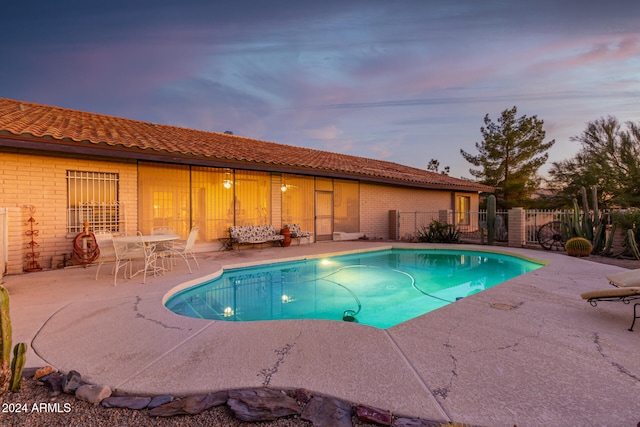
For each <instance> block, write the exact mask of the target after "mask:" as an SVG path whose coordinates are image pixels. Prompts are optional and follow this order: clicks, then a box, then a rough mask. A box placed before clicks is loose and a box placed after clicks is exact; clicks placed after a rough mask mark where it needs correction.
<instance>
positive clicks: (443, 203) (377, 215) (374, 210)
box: [360, 184, 479, 239]
mask: <svg viewBox="0 0 640 427" xmlns="http://www.w3.org/2000/svg"><path fill="white" fill-rule="evenodd" d="M455 194H462V193H455ZM465 195H469V196H470V197H471V211H477V210H478V202H479V197H478V194H477V193H468V194H465ZM453 208H454V194H452V192H451V191H437V190H422V189H412V188H402V187H394V186H390V185H376V184H361V185H360V232H361V233H364V234H365V235H366V236H367V237H369V238H375V239H378V238H383V239H389V237H390V235H389V211H390V210H398V211H401V212H402V211H404V212H416V211H420V212H437V211H439V210H443V209H444V210H452V209H453Z"/></svg>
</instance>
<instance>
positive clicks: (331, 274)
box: [309, 265, 453, 316]
mask: <svg viewBox="0 0 640 427" xmlns="http://www.w3.org/2000/svg"><path fill="white" fill-rule="evenodd" d="M347 268H377V269H381V270H391V271H395V272H396V273H400V274H404V275H405V276H407V277H408V278H409V279H411V287H413V289H415V290H416V291H418V292H420V293H421V294H423V295H426V296H428V297H430V298H434V299H437V300H440V301H444V302H446V303H451V302H453V301H449V300H447V299H444V298H440V297H438V296H435V295H432V294H430V293H428V292H425V291H423V290H422V289H420V288H418V287H417V286H416V279H415V278H414V277H413V276H412V275H411V274H409V273H407V272H406V271H402V270H397V269H395V268H389V267H380V266H377V265H345V266H342V267H340V268H338V269H337V270H336V271H333V272H331V273H329V274H327V275H326V276H322V277H319V278H317V279H314V280H326V281H327V282H331V283H334V284H336V285H338V286H341V287H342V288H344V289H346V290H347V291H348V292H349V293H350V294H351V295H352V296H353V298H354V299H355V300H356V303H357V304H358V311H357V312H356V313H355V314H353V316H355V315H356V314H358V313H359V312H360V309H361V308H362V305H361V304H360V300H359V299H358V297H357V296H356V295H355V293H353V291H351V289H349V288H347V287H346V286H344V285H342V284H341V283H338V282H336V281H334V280H327V277H330V276H333V275H334V274H337V273H339V272H340V271H342V270H345V269H347ZM309 281H312V280H309Z"/></svg>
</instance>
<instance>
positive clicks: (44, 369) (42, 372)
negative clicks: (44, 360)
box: [33, 365, 55, 380]
mask: <svg viewBox="0 0 640 427" xmlns="http://www.w3.org/2000/svg"><path fill="white" fill-rule="evenodd" d="M52 372H55V369H54V368H53V366H49V365H47V366H44V367H42V368H40V369H38V370H37V371H36V373H35V374H33V379H34V380H38V379H40V378H42V377H44V376H46V375H49V374H50V373H52Z"/></svg>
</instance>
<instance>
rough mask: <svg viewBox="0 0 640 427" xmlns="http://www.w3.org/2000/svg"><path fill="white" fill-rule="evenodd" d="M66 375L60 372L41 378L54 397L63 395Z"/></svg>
mask: <svg viewBox="0 0 640 427" xmlns="http://www.w3.org/2000/svg"><path fill="white" fill-rule="evenodd" d="M64 379H65V377H64V375H62V374H61V373H60V372H52V373H50V374H49V375H45V376H44V377H41V378H40V381H41V382H42V383H43V384H44V385H46V386H47V387H49V388H50V389H51V392H52V395H54V396H57V395H58V394H60V393H62V385H63V383H64Z"/></svg>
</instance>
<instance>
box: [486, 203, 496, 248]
mask: <svg viewBox="0 0 640 427" xmlns="http://www.w3.org/2000/svg"><path fill="white" fill-rule="evenodd" d="M495 223H496V196H494V195H493V194H490V195H489V197H487V243H488V244H489V246H493V238H494V237H495V234H496V227H495Z"/></svg>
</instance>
